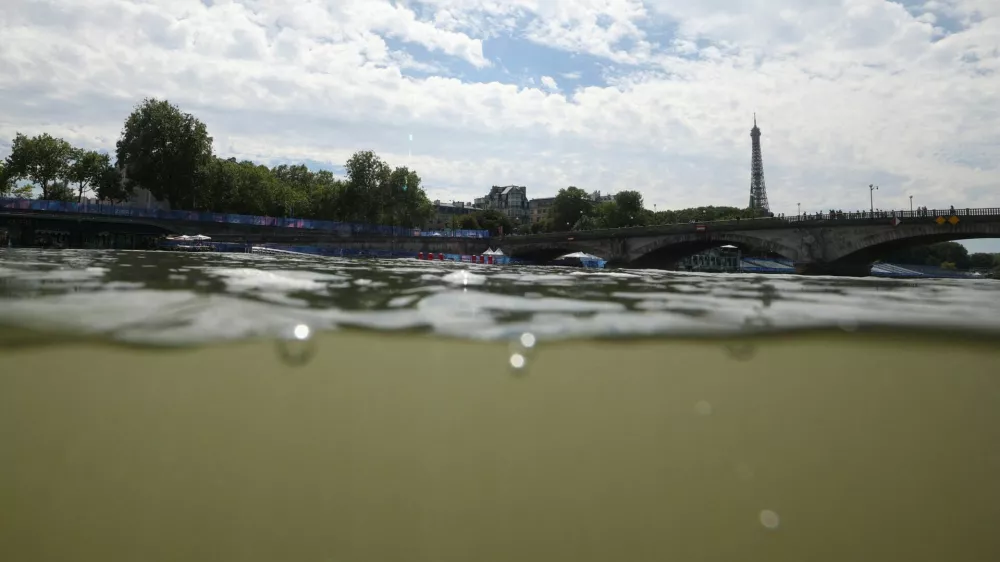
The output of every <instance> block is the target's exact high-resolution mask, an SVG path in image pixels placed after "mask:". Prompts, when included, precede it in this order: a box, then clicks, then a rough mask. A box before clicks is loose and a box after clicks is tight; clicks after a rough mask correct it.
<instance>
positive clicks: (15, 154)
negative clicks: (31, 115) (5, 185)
mask: <svg viewBox="0 0 1000 562" xmlns="http://www.w3.org/2000/svg"><path fill="white" fill-rule="evenodd" d="M72 155H73V147H72V146H70V144H69V143H68V142H66V141H64V140H63V139H57V138H55V137H53V136H51V135H49V134H48V133H42V134H41V135H38V136H34V137H28V136H26V135H23V134H21V133H17V134H16V135H15V137H14V142H13V143H11V148H10V156H8V157H7V161H6V166H5V169H6V175H7V178H8V181H11V180H17V179H22V178H30V179H31V181H33V182H35V183H37V184H39V185H40V186H41V188H42V199H49V198H50V193H49V184H51V183H53V182H55V181H56V180H59V179H62V178H65V177H66V174H67V171H68V169H69V163H70V158H71V157H72Z"/></svg>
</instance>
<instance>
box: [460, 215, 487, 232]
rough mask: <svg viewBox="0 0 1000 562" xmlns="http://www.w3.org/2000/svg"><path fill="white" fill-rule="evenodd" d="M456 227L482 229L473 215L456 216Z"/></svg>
mask: <svg viewBox="0 0 1000 562" xmlns="http://www.w3.org/2000/svg"><path fill="white" fill-rule="evenodd" d="M457 222H458V228H460V229H462V230H482V228H481V227H480V226H479V221H477V220H476V217H475V215H462V216H460V217H458V221H457Z"/></svg>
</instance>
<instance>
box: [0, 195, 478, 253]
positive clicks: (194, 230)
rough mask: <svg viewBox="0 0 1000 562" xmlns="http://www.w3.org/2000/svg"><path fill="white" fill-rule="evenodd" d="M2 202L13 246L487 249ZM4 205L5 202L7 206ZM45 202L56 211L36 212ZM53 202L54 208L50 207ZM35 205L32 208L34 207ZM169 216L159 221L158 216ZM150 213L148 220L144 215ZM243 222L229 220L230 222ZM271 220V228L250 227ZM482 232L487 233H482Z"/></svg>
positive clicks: (283, 225)
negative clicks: (188, 241)
mask: <svg viewBox="0 0 1000 562" xmlns="http://www.w3.org/2000/svg"><path fill="white" fill-rule="evenodd" d="M10 201H11V200H6V201H5V200H0V229H5V230H7V232H8V234H9V238H10V240H12V241H13V242H14V244H15V245H33V244H34V241H35V240H36V237H37V235H39V234H42V235H43V236H51V235H52V234H57V235H58V236H59V237H60V240H59V241H60V242H61V243H62V244H64V245H65V247H73V248H87V247H113V248H123V249H128V248H143V247H147V246H149V245H151V243H152V241H153V240H155V239H156V238H158V237H160V236H162V235H166V234H206V235H208V236H211V237H212V239H213V240H214V241H217V242H241V243H256V244H263V243H279V244H290V245H301V246H305V245H308V246H317V247H321V248H322V247H329V248H337V249H345V250H382V251H400V252H412V253H417V252H424V253H429V252H433V253H448V254H461V255H471V254H481V253H482V252H483V251H485V250H486V249H487V248H488V247H489V242H490V240H489V238H488V237H477V236H475V234H476V232H475V231H462V234H463V235H461V236H448V235H447V234H449V233H447V232H446V233H444V234H445V235H440V236H439V235H436V234H437V233H428V232H423V233H420V234H422V235H415V232H414V231H413V230H412V229H405V228H402V227H383V226H378V225H362V224H349V223H332V222H330V223H328V224H316V223H327V221H309V220H304V219H276V218H274V217H251V216H242V215H228V216H227V215H216V214H214V213H187V212H184V211H174V212H169V211H168V212H166V213H164V212H159V213H156V212H155V211H152V212H151V211H147V210H145V209H133V208H128V207H119V208H117V209H110V210H109V209H108V208H107V207H110V206H102V208H92V207H94V206H86V205H79V207H81V209H80V210H79V211H77V212H74V209H73V208H74V207H77V206H78V205H75V204H55V203H57V202H46V201H37V200H35V201H31V205H30V206H29V205H26V204H24V203H25V201H26V200H17V206H15V205H14V204H11V203H9V202H10ZM4 203H7V205H6V206H5V205H4ZM45 204H50V205H52V206H54V207H55V209H54V210H49V209H44V208H39V207H44V206H45ZM53 204H55V205H53ZM32 207H34V208H32ZM167 213H169V214H170V215H171V218H160V217H157V216H156V215H157V214H167ZM177 214H181V215H184V214H190V215H191V217H192V218H190V219H183V218H173V217H172V215H177ZM144 215H148V216H144ZM233 217H237V220H242V221H244V222H227V220H222V219H232V218H233ZM254 221H255V222H265V221H266V222H270V223H274V224H254ZM483 234H485V232H484V233H483Z"/></svg>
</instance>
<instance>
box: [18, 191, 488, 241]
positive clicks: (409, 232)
mask: <svg viewBox="0 0 1000 562" xmlns="http://www.w3.org/2000/svg"><path fill="white" fill-rule="evenodd" d="M0 209H10V210H22V211H49V212H56V213H77V214H89V215H104V216H113V217H131V218H145V219H159V220H184V221H196V222H212V223H223V224H244V225H254V226H275V227H281V228H299V229H304V230H320V231H328V232H340V233H343V234H378V235H382V236H401V237H414V236H441V237H453V238H489V237H490V232H489V231H488V230H431V231H427V230H421V229H419V228H409V227H404V226H386V225H377V224H363V223H350V222H338V221H327V220H313V219H299V218H282V217H262V216H255V215H237V214H232V213H208V212H199V211H164V210H160V209H142V208H138V207H129V206H123V205H111V204H105V203H90V202H86V203H68V202H64V201H46V200H43V199H17V198H9V197H0Z"/></svg>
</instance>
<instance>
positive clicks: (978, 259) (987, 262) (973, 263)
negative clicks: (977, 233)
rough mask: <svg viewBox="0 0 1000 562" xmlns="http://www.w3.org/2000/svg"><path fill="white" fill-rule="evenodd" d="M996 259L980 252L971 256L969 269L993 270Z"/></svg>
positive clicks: (991, 255)
mask: <svg viewBox="0 0 1000 562" xmlns="http://www.w3.org/2000/svg"><path fill="white" fill-rule="evenodd" d="M994 259H995V258H994V256H993V254H984V253H982V252H978V253H975V254H972V255H971V256H969V267H971V268H973V269H991V268H992V267H993V263H994Z"/></svg>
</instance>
